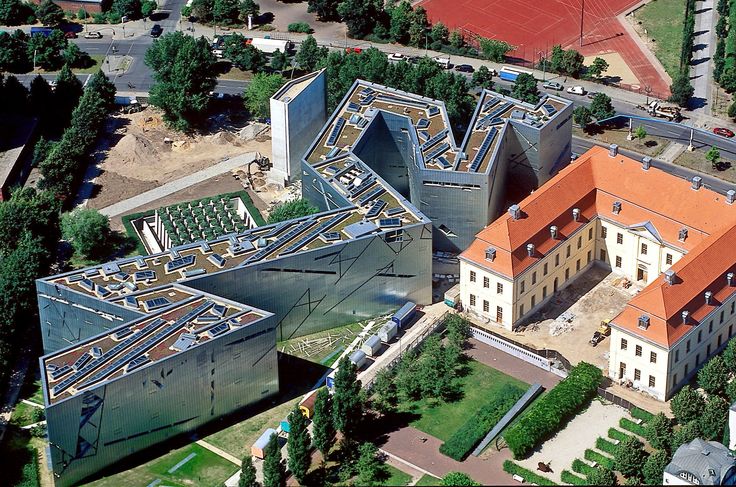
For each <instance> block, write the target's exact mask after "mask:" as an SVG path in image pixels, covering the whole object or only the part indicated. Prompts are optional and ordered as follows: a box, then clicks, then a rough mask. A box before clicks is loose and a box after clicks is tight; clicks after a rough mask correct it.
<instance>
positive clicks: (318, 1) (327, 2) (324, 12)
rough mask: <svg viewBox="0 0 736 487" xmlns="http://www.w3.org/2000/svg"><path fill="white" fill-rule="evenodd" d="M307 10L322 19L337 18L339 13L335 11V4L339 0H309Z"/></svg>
mask: <svg viewBox="0 0 736 487" xmlns="http://www.w3.org/2000/svg"><path fill="white" fill-rule="evenodd" d="M307 3H308V7H307V12H313V13H315V14H317V17H318V18H319V19H320V20H322V21H329V20H338V19H339V18H340V15H339V14H338V13H337V6H338V4H339V3H340V0H309V1H308V2H307Z"/></svg>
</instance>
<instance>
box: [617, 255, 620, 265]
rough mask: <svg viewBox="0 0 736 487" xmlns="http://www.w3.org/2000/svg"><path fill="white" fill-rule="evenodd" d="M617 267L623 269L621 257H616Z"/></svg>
mask: <svg viewBox="0 0 736 487" xmlns="http://www.w3.org/2000/svg"><path fill="white" fill-rule="evenodd" d="M616 267H621V256H620V255H617V256H616Z"/></svg>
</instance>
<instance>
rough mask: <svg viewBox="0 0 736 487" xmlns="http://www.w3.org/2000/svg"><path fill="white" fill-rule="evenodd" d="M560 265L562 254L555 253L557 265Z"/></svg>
mask: <svg viewBox="0 0 736 487" xmlns="http://www.w3.org/2000/svg"><path fill="white" fill-rule="evenodd" d="M558 265H560V254H555V267H557V266H558Z"/></svg>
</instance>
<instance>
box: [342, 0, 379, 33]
mask: <svg viewBox="0 0 736 487" xmlns="http://www.w3.org/2000/svg"><path fill="white" fill-rule="evenodd" d="M382 12H383V0H342V1H341V2H340V3H339V4H338V6H337V13H338V15H340V18H341V19H342V21H343V22H345V25H346V26H347V28H348V35H349V36H350V37H355V38H357V39H362V38H363V37H364V36H366V35H367V34H370V33H371V31H372V30H373V26H374V25H375V19H377V18H379V16H380V14H381V13H382Z"/></svg>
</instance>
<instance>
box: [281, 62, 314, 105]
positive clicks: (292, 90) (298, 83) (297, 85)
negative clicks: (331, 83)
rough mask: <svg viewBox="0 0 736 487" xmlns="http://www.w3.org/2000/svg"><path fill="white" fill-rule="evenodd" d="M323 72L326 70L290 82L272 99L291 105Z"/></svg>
mask: <svg viewBox="0 0 736 487" xmlns="http://www.w3.org/2000/svg"><path fill="white" fill-rule="evenodd" d="M322 71H324V69H321V70H319V71H314V72H312V73H309V74H306V75H304V76H302V77H301V78H297V79H295V80H292V81H289V82H288V83H286V84H285V85H284V86H282V87H281V89H280V90H279V91H277V92H276V94H275V95H273V97H272V98H274V99H276V100H279V101H282V102H284V103H289V102H290V101H291V100H292V99H293V98H294V97H295V96H297V95H298V94H299V93H301V92H302V91H303V90H304V88H306V87H307V86H309V84H310V83H311V82H312V81H313V80H314V79H315V78H316V77H317V76H319V75H320V74H321V73H322Z"/></svg>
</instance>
